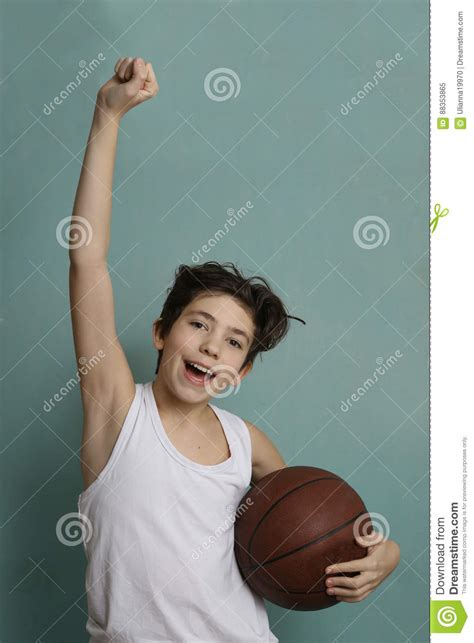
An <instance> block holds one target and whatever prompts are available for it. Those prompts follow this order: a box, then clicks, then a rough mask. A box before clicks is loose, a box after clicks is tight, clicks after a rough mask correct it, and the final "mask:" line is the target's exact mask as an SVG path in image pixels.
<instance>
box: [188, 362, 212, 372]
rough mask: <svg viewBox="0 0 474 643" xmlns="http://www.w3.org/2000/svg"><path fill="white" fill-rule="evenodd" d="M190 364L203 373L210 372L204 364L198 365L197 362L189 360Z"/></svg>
mask: <svg viewBox="0 0 474 643" xmlns="http://www.w3.org/2000/svg"><path fill="white" fill-rule="evenodd" d="M189 363H190V364H191V366H194V367H195V368H197V369H198V370H200V371H202V372H203V373H208V372H210V371H209V369H208V368H205V367H204V366H200V365H199V364H196V362H189Z"/></svg>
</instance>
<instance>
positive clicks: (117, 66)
mask: <svg viewBox="0 0 474 643" xmlns="http://www.w3.org/2000/svg"><path fill="white" fill-rule="evenodd" d="M123 60H125V58H124V57H123V56H121V57H120V58H119V59H118V60H117V62H116V63H115V67H114V72H115V73H117V72H118V69H119V67H120V65H121V63H122V61H123Z"/></svg>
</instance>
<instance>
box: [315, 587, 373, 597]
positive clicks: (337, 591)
mask: <svg viewBox="0 0 474 643" xmlns="http://www.w3.org/2000/svg"><path fill="white" fill-rule="evenodd" d="M371 589H372V586H371V585H370V584H369V585H367V584H366V585H363V587H359V588H358V589H349V588H347V587H331V588H330V589H327V590H326V592H327V593H328V594H329V595H334V596H347V597H349V598H358V597H359V596H362V595H363V594H366V593H367V592H368V591H370V590H371Z"/></svg>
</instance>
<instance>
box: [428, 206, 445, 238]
mask: <svg viewBox="0 0 474 643" xmlns="http://www.w3.org/2000/svg"><path fill="white" fill-rule="evenodd" d="M434 213H435V215H436V216H435V217H433V219H431V221H430V228H431V226H433V228H432V230H431V234H433V232H434V231H435V230H436V227H437V225H438V221H439V220H440V219H441V217H445V216H446V215H447V214H449V210H448V208H444V209H443V210H441V205H440V204H439V203H436V204H435V207H434Z"/></svg>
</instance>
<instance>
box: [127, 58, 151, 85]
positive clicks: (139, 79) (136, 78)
mask: <svg viewBox="0 0 474 643" xmlns="http://www.w3.org/2000/svg"><path fill="white" fill-rule="evenodd" d="M146 73H147V71H146V68H145V62H144V60H143V58H134V59H133V61H132V76H131V79H130V80H129V83H128V84H129V85H130V87H131V88H133V90H134V91H135V93H138V92H139V91H140V90H141V89H142V88H143V85H144V83H145V78H146Z"/></svg>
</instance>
